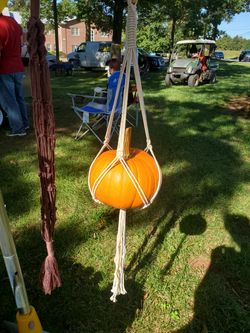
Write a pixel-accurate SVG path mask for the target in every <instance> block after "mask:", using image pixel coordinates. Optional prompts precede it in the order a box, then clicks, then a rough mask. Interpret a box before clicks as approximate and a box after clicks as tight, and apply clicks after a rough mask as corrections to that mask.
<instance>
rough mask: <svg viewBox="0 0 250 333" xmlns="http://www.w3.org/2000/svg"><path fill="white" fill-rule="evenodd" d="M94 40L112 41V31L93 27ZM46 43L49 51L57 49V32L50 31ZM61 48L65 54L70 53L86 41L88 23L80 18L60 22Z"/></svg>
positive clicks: (59, 37)
mask: <svg viewBox="0 0 250 333" xmlns="http://www.w3.org/2000/svg"><path fill="white" fill-rule="evenodd" d="M90 35H91V40H92V41H105V42H106V41H112V33H108V34H107V33H103V32H101V31H100V30H97V29H95V28H94V27H92V28H91V32H90ZM45 38H46V41H45V45H46V48H47V50H48V52H51V51H55V47H56V46H55V32H54V31H53V30H51V31H49V32H48V33H47V34H46V36H45ZM58 41H59V50H60V51H61V52H63V53H65V54H67V53H70V52H72V51H74V50H75V49H76V47H77V46H78V45H79V44H81V43H82V42H85V41H86V25H85V23H84V22H80V21H79V20H78V19H72V20H69V21H67V22H64V23H60V25H59V27H58Z"/></svg>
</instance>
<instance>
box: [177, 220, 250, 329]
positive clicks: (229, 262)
mask: <svg viewBox="0 0 250 333" xmlns="http://www.w3.org/2000/svg"><path fill="white" fill-rule="evenodd" d="M224 224H225V228H226V230H227V231H228V232H229V234H230V235H231V237H232V238H233V240H234V241H235V243H236V244H237V246H238V247H239V250H236V249H235V248H232V247H226V246H223V245H222V246H219V247H217V248H215V249H214V250H213V251H212V255H211V264H210V266H209V268H208V270H207V272H206V275H205V277H204V278H203V280H202V282H201V284H200V285H199V287H198V288H197V290H196V292H195V303H194V318H193V320H192V322H190V324H188V325H187V326H185V327H184V328H182V329H180V330H178V332H179V333H184V332H185V333H186V332H187V333H188V332H190V333H191V332H201V331H202V332H216V333H227V332H237V333H243V332H250V321H249V317H250V287H249V279H250V267H249V258H250V245H249V244H250V221H249V219H248V218H247V217H245V216H242V215H230V214H225V217H224Z"/></svg>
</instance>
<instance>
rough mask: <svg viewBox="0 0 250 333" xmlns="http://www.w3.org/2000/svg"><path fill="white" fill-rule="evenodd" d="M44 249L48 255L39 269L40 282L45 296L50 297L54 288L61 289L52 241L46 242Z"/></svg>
mask: <svg viewBox="0 0 250 333" xmlns="http://www.w3.org/2000/svg"><path fill="white" fill-rule="evenodd" d="M46 247H47V252H48V255H47V257H46V258H45V260H44V262H43V264H42V267H41V271H40V281H41V284H42V288H43V291H44V293H45V295H48V294H49V295H50V294H51V292H52V291H53V290H54V289H55V288H58V287H61V285H62V283H61V278H60V275H59V270H58V266H57V262H56V258H55V256H54V249H53V241H50V242H46Z"/></svg>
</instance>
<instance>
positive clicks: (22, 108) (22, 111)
mask: <svg viewBox="0 0 250 333" xmlns="http://www.w3.org/2000/svg"><path fill="white" fill-rule="evenodd" d="M22 80H23V73H22V72H18V73H11V74H0V102H1V105H2V107H3V109H4V110H5V111H6V113H7V116H8V120H9V124H10V129H11V132H12V133H20V132H24V131H25V128H26V127H28V126H29V120H28V113H27V107H26V103H25V100H24V96H23V89H22Z"/></svg>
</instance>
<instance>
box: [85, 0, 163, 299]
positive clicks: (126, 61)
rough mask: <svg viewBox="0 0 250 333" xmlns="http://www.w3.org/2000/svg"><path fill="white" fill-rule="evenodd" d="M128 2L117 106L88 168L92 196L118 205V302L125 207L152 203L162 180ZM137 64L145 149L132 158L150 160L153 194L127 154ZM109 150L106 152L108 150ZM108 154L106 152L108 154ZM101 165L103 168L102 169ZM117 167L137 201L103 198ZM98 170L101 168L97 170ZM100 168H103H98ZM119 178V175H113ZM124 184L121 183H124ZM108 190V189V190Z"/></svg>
mask: <svg viewBox="0 0 250 333" xmlns="http://www.w3.org/2000/svg"><path fill="white" fill-rule="evenodd" d="M127 3H128V16H127V25H126V50H125V54H124V58H123V63H122V67H121V71H120V77H119V80H118V85H117V91H116V96H115V100H114V105H113V108H112V111H111V115H110V119H109V123H108V126H107V131H106V135H105V140H104V144H103V146H102V148H101V150H100V151H99V153H98V154H97V156H96V158H95V159H94V161H93V162H92V164H91V166H90V170H89V178H88V183H89V189H90V192H91V195H92V197H93V199H94V200H95V201H97V202H103V203H107V204H109V205H111V206H112V207H114V208H119V209H120V213H119V225H118V233H117V241H116V255H115V259H114V262H115V273H114V280H113V287H112V290H111V292H112V293H113V295H112V296H111V298H110V299H111V300H112V301H113V302H116V296H117V295H120V294H126V290H125V287H124V265H125V254H126V243H125V241H126V240H125V229H126V209H128V208H134V207H140V208H146V207H147V206H149V205H150V204H151V203H152V202H153V200H154V199H155V197H156V196H157V194H158V192H159V189H160V186H161V182H162V174H161V170H160V166H159V164H158V162H157V160H156V157H155V155H154V152H153V147H152V144H151V140H150V136H149V130H148V123H147V116H146V111H145V105H144V97H143V91H142V84H141V78H140V72H139V66H138V60H137V47H136V29H137V12H136V4H137V1H133V0H127ZM132 64H133V67H134V74H135V81H136V86H137V92H138V97H139V104H140V110H141V115H142V120H143V125H144V131H145V137H146V148H145V149H144V151H140V150H137V149H133V153H132V154H131V156H132V157H131V160H132V159H133V158H134V157H135V156H136V155H137V154H141V155H142V156H143V158H146V160H147V161H146V163H145V167H146V165H147V164H148V163H149V173H150V172H151V169H152V175H149V178H152V179H151V180H150V181H151V183H152V184H153V186H152V187H153V189H152V191H151V193H150V194H148V193H146V192H147V191H146V190H145V187H144V186H143V185H142V184H141V181H140V180H139V179H138V177H137V176H136V175H135V172H134V171H133V167H132V166H131V164H130V157H128V156H127V150H128V149H127V148H128V147H127V146H129V145H130V143H129V141H130V140H129V139H128V138H127V132H128V131H127V130H128V129H126V120H127V101H128V92H129V81H130V73H131V65H132ZM124 73H125V85H124V92H123V103H122V116H121V122H120V130H119V137H118V144H117V150H115V151H110V150H111V147H110V145H109V142H110V139H111V132H112V123H113V119H114V113H115V109H116V104H117V100H118V95H119V90H120V87H121V82H122V79H123V78H124ZM107 149H108V150H109V151H106V152H105V150H107ZM105 154H106V155H105ZM110 155H112V158H111V159H110V160H109V161H108V162H107V163H106V165H104V166H103V162H102V160H101V159H102V157H103V156H107V157H108V158H109V157H110ZM100 166H101V168H100ZM116 168H120V169H123V172H124V173H125V176H126V177H127V178H128V179H129V181H130V183H131V184H132V187H133V189H134V190H135V191H136V195H137V201H138V202H139V203H137V204H129V205H123V204H118V205H116V204H113V203H112V202H111V203H110V201H109V200H108V201H105V199H104V200H103V199H102V194H100V192H101V188H102V186H106V185H107V184H105V185H103V184H104V182H105V179H106V177H109V179H110V182H112V172H113V170H115V169H116ZM97 169H98V171H96V170H97ZM99 169H101V170H99ZM114 178H116V177H114ZM121 186H122V185H121ZM108 191H109V189H107V192H108Z"/></svg>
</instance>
